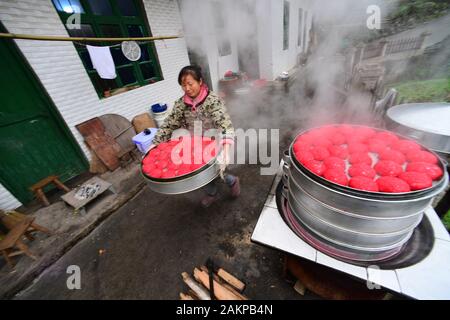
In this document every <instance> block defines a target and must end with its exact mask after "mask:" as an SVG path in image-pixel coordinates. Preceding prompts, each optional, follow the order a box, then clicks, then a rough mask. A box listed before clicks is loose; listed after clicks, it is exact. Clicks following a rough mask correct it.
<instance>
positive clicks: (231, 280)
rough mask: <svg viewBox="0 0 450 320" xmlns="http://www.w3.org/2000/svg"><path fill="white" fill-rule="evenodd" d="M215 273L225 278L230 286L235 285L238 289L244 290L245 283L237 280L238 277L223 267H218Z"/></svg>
mask: <svg viewBox="0 0 450 320" xmlns="http://www.w3.org/2000/svg"><path fill="white" fill-rule="evenodd" d="M217 274H218V275H219V277H221V278H222V279H223V280H225V282H227V283H228V284H230V285H231V286H233V287H235V288H236V289H237V290H238V291H241V292H242V290H244V288H245V284H244V283H243V282H242V281H241V280H239V279H238V278H236V277H235V276H233V275H232V274H230V273H228V272H227V271H225V270H224V269H222V268H220V269H219V270H218V271H217Z"/></svg>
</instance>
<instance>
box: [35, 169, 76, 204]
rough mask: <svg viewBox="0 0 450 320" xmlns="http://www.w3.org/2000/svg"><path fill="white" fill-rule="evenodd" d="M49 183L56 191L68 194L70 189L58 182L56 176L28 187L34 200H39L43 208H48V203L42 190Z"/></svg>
mask: <svg viewBox="0 0 450 320" xmlns="http://www.w3.org/2000/svg"><path fill="white" fill-rule="evenodd" d="M51 183H53V184H54V185H55V186H56V187H57V188H58V189H61V190H64V191H66V192H70V189H69V188H67V187H66V186H65V185H64V184H63V183H62V182H61V181H59V178H58V176H48V177H47V178H44V179H42V180H41V181H39V182H37V183H35V184H33V185H32V186H31V187H30V190H31V192H33V193H34V194H35V196H36V198H37V199H39V200H40V201H41V202H42V203H43V204H44V205H45V206H49V205H50V202H49V201H48V199H47V197H46V196H45V193H44V191H43V188H44V187H46V186H47V185H49V184H51Z"/></svg>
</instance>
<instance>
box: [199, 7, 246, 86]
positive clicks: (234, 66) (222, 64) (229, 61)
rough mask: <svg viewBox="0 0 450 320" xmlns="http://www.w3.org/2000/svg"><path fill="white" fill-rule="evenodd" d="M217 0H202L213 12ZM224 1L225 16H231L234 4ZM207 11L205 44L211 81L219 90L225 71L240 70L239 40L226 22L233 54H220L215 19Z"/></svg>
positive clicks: (205, 16)
mask: <svg viewBox="0 0 450 320" xmlns="http://www.w3.org/2000/svg"><path fill="white" fill-rule="evenodd" d="M214 1H215V0H208V1H202V3H203V5H204V6H205V9H206V10H208V11H209V12H212V10H213V7H212V5H213V3H214ZM223 3H224V5H225V6H224V9H225V12H223V13H222V14H223V15H224V17H229V16H230V14H231V13H230V12H231V10H232V7H231V6H232V4H231V2H226V1H223ZM208 11H207V12H206V14H204V15H203V16H202V18H203V19H204V25H205V29H204V30H205V34H206V38H205V45H206V48H207V49H206V53H207V57H208V63H209V71H210V76H211V82H212V86H213V90H214V91H218V90H219V80H220V79H222V78H223V76H224V74H225V72H227V71H228V70H231V71H238V70H239V62H238V51H237V42H236V40H235V39H233V38H232V37H231V36H230V35H231V34H232V30H231V27H232V26H230V24H229V23H225V28H226V32H227V33H228V37H229V41H230V45H231V54H229V55H226V56H220V55H219V49H218V48H219V46H218V43H217V35H216V30H215V28H214V21H213V16H212V14H208V13H209V12H208ZM225 21H226V22H229V20H228V19H225Z"/></svg>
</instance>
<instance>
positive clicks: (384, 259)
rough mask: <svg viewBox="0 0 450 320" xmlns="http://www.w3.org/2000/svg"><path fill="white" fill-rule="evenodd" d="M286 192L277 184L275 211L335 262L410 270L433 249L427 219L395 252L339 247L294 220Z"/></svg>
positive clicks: (432, 237) (432, 238)
mask: <svg viewBox="0 0 450 320" xmlns="http://www.w3.org/2000/svg"><path fill="white" fill-rule="evenodd" d="M283 190H284V191H283ZM286 190H288V189H287V188H286V187H285V186H284V182H283V181H280V183H279V184H278V186H277V189H276V192H275V195H276V197H275V198H276V203H277V207H278V211H279V213H280V215H281V217H282V218H283V220H284V221H285V223H286V224H287V225H288V226H289V227H290V229H291V230H292V231H293V232H294V233H295V234H296V235H297V236H298V237H300V238H301V239H303V240H304V241H305V242H307V243H309V244H310V245H311V246H313V247H314V248H316V249H317V250H319V251H321V252H323V253H325V254H327V255H330V256H332V257H335V258H336V259H338V260H341V261H344V262H347V263H350V264H354V265H358V266H363V267H369V266H371V265H373V264H374V263H375V262H376V265H377V266H378V267H379V268H380V269H388V270H392V269H400V268H405V267H408V266H412V265H414V264H416V263H418V262H420V261H422V260H423V259H424V258H425V257H427V256H428V254H429V253H430V252H431V250H432V249H433V243H434V232H433V228H432V226H431V223H430V222H429V220H428V218H427V217H426V216H424V218H423V219H422V221H421V222H420V224H419V225H418V226H417V227H416V228H415V229H414V232H413V234H412V235H411V238H410V239H409V240H408V241H407V242H406V243H405V244H404V245H402V246H399V247H397V248H395V249H392V250H387V251H384V252H365V251H357V250H352V249H349V248H345V247H340V246H338V245H336V244H335V243H332V242H330V241H328V240H326V239H324V238H321V237H319V236H317V234H315V233H314V232H312V231H311V230H309V229H308V228H307V227H306V226H305V225H303V224H301V222H299V221H298V220H297V219H296V218H295V215H294V214H293V213H292V211H291V209H290V208H289V203H288V199H287V198H286V196H285V195H283V194H286Z"/></svg>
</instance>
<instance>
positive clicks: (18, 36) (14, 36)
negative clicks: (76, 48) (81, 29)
mask: <svg viewBox="0 0 450 320" xmlns="http://www.w3.org/2000/svg"><path fill="white" fill-rule="evenodd" d="M181 37H182V36H162V37H140V38H84V37H60V36H38V35H31V34H18V33H0V39H1V38H6V39H24V40H38V41H87V42H117V41H156V40H169V39H178V38H181Z"/></svg>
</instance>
